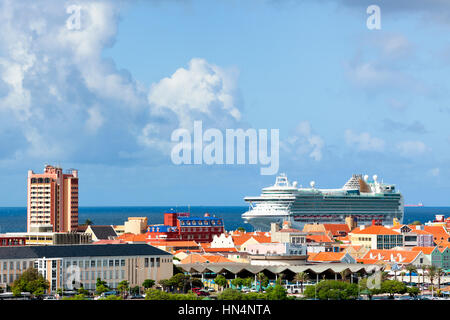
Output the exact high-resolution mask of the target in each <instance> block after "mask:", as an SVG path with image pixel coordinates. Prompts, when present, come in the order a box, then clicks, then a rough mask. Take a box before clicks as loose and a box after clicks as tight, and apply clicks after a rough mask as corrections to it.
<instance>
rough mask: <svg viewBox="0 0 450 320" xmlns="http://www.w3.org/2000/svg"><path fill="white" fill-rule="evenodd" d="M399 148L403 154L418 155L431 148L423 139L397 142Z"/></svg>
mask: <svg viewBox="0 0 450 320" xmlns="http://www.w3.org/2000/svg"><path fill="white" fill-rule="evenodd" d="M397 149H398V151H399V152H400V154H401V155H403V156H418V155H421V154H424V153H425V152H427V151H429V150H430V148H429V147H427V145H426V144H425V143H423V142H422V141H402V142H399V143H398V144H397Z"/></svg>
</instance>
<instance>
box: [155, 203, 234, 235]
mask: <svg viewBox="0 0 450 320" xmlns="http://www.w3.org/2000/svg"><path fill="white" fill-rule="evenodd" d="M224 232H225V228H224V224H223V219H221V218H216V217H214V216H213V217H211V216H210V215H209V214H208V213H205V215H204V216H203V217H191V216H190V213H189V212H175V211H173V210H171V211H169V212H166V213H164V224H163V225H150V226H148V228H147V235H148V239H151V240H167V241H169V240H174V241H177V240H182V241H196V242H198V243H204V242H211V241H212V240H213V237H214V236H219V235H221V234H222V233H224Z"/></svg>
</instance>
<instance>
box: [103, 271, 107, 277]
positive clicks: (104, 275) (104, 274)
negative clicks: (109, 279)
mask: <svg viewBox="0 0 450 320" xmlns="http://www.w3.org/2000/svg"><path fill="white" fill-rule="evenodd" d="M106 276H107V274H106V271H103V279H106Z"/></svg>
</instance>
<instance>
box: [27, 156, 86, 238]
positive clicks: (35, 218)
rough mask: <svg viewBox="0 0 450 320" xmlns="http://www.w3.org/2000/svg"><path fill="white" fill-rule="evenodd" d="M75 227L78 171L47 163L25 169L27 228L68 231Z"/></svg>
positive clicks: (74, 229) (32, 230) (34, 230)
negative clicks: (41, 170) (38, 169)
mask: <svg viewBox="0 0 450 320" xmlns="http://www.w3.org/2000/svg"><path fill="white" fill-rule="evenodd" d="M77 227H78V171H77V170H70V171H69V172H66V173H63V170H62V169H61V168H58V167H54V166H50V165H47V166H46V167H45V169H44V173H43V174H35V173H34V172H33V171H31V170H29V171H28V203H27V231H28V232H40V231H52V232H68V231H76V229H77Z"/></svg>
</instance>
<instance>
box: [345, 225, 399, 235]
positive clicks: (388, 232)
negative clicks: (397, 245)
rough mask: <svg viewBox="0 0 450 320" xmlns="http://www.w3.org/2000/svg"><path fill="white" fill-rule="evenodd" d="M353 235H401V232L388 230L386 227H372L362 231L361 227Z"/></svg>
mask: <svg viewBox="0 0 450 320" xmlns="http://www.w3.org/2000/svg"><path fill="white" fill-rule="evenodd" d="M351 233H353V234H382V235H400V234H401V233H400V232H397V231H394V230H391V229H389V228H386V227H385V226H376V225H371V226H368V227H365V228H364V229H363V230H361V228H360V227H358V228H355V229H353V230H352V232H351Z"/></svg>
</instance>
